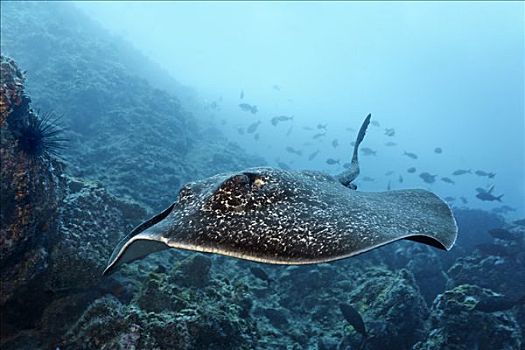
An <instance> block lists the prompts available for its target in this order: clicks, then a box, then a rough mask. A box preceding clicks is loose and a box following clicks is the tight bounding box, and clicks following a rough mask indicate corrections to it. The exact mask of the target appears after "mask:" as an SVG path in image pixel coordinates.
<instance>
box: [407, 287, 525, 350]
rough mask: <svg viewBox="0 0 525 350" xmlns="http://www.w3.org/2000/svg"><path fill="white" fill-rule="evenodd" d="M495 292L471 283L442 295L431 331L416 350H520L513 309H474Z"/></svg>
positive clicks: (436, 301)
mask: <svg viewBox="0 0 525 350" xmlns="http://www.w3.org/2000/svg"><path fill="white" fill-rule="evenodd" d="M495 295H496V294H495V293H494V292H492V291H491V290H489V289H484V288H480V287H478V286H474V285H468V284H463V285H459V286H457V287H455V288H454V289H452V290H449V291H446V292H445V293H443V294H441V295H439V296H438V297H437V298H436V300H435V301H434V304H433V305H432V309H431V317H430V326H431V331H430V332H429V334H428V336H427V338H426V340H424V341H421V342H419V343H417V344H416V345H415V346H414V350H431V349H432V350H433V349H450V350H467V349H480V350H489V349H502V350H507V349H508V350H511V349H519V348H520V346H521V337H522V334H521V330H520V327H519V324H518V323H517V321H516V319H515V317H514V315H513V314H512V312H508V311H507V312H493V313H487V312H481V311H478V310H475V309H474V307H475V306H476V304H477V303H478V302H479V301H480V300H482V299H484V298H487V297H491V296H495Z"/></svg>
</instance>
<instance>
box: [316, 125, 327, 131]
mask: <svg viewBox="0 0 525 350" xmlns="http://www.w3.org/2000/svg"><path fill="white" fill-rule="evenodd" d="M327 126H328V124H317V129H319V130H324V131H326V127H327Z"/></svg>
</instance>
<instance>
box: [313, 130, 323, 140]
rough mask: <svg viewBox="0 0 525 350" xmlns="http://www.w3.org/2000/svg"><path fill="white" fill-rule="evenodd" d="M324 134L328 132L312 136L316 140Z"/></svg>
mask: <svg viewBox="0 0 525 350" xmlns="http://www.w3.org/2000/svg"><path fill="white" fill-rule="evenodd" d="M324 135H326V132H320V133H317V134H315V135H314V136H312V138H313V139H314V140H315V139H318V138H320V137H323V136H324Z"/></svg>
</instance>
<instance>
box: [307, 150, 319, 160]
mask: <svg viewBox="0 0 525 350" xmlns="http://www.w3.org/2000/svg"><path fill="white" fill-rule="evenodd" d="M318 154H319V150H317V151H315V152H313V153H312V154H310V155H309V156H308V160H313V159H314V158H315V157H317V155H318Z"/></svg>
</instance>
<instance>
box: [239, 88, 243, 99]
mask: <svg viewBox="0 0 525 350" xmlns="http://www.w3.org/2000/svg"><path fill="white" fill-rule="evenodd" d="M239 98H240V99H241V100H242V99H243V98H244V90H241V95H240V96H239Z"/></svg>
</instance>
